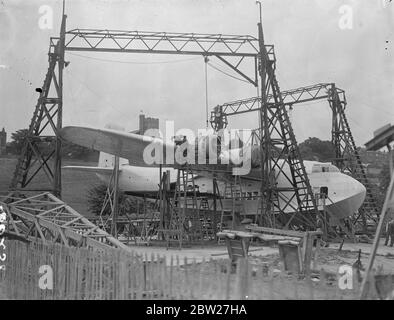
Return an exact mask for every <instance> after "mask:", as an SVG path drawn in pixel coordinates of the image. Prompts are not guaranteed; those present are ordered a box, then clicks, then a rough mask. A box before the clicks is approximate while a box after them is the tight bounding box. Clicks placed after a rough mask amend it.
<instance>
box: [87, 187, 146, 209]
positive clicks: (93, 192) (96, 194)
mask: <svg viewBox="0 0 394 320" xmlns="http://www.w3.org/2000/svg"><path fill="white" fill-rule="evenodd" d="M106 193H107V185H105V184H99V185H96V186H94V187H93V188H91V189H90V190H89V191H88V197H87V198H88V199H87V201H88V204H89V210H90V212H92V213H94V214H95V215H99V214H100V212H101V209H102V207H103V204H104V199H105V196H106ZM118 201H119V215H124V214H131V213H136V212H140V213H143V203H142V201H137V200H136V199H134V198H132V197H129V196H127V195H125V194H124V193H122V192H120V193H119V198H118ZM138 207H139V208H138ZM110 213H111V208H110V206H109V205H107V207H106V208H105V210H104V212H103V215H109V214H110Z"/></svg>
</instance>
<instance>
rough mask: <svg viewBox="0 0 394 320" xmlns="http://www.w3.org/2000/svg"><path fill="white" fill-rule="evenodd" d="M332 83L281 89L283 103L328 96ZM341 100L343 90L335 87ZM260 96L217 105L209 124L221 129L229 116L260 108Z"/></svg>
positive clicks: (306, 100)
mask: <svg viewBox="0 0 394 320" xmlns="http://www.w3.org/2000/svg"><path fill="white" fill-rule="evenodd" d="M332 85H333V84H332V83H319V84H316V85H312V86H306V87H300V88H296V89H291V90H286V91H282V92H281V93H280V95H281V96H282V100H283V103H284V104H285V105H286V106H292V105H294V104H299V103H306V102H310V101H315V100H322V99H328V98H329V90H330V88H331V87H332ZM336 90H337V92H338V94H339V96H340V98H341V100H344V94H345V93H344V91H343V90H342V89H339V88H336ZM274 101H275V100H274V96H273V95H272V94H269V95H268V96H267V103H268V104H272V103H274ZM260 103H261V97H254V98H249V99H242V100H236V101H232V102H227V103H224V104H222V105H218V106H216V107H214V108H213V111H211V119H210V122H211V126H212V128H214V129H215V130H219V129H223V128H225V127H226V126H227V123H228V120H227V117H229V116H236V115H239V114H242V113H248V112H254V111H259V110H260Z"/></svg>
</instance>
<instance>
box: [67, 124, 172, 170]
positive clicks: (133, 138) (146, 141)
mask: <svg viewBox="0 0 394 320" xmlns="http://www.w3.org/2000/svg"><path fill="white" fill-rule="evenodd" d="M60 136H61V137H62V138H63V139H65V140H67V141H70V142H72V143H75V144H77V145H80V146H83V147H86V148H89V149H94V150H97V151H102V152H105V153H109V154H113V155H115V156H118V157H120V158H125V159H128V160H129V161H130V164H131V165H134V166H141V167H147V166H158V165H157V164H149V163H146V162H145V161H144V156H143V155H144V150H145V149H146V147H147V146H148V145H150V144H154V145H155V147H156V148H161V150H163V157H164V159H165V157H166V149H167V148H174V146H173V145H172V144H168V143H165V142H164V141H163V140H162V139H159V138H153V137H149V136H142V135H139V134H135V133H128V132H122V131H117V130H111V129H95V128H88V127H75V126H70V127H64V128H63V129H61V130H60Z"/></svg>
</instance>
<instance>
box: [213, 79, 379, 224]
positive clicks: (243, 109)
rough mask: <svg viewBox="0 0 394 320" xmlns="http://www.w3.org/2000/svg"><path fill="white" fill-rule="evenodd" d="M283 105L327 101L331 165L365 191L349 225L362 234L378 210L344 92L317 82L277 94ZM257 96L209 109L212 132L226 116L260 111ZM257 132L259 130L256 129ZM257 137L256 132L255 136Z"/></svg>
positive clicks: (225, 121)
mask: <svg viewBox="0 0 394 320" xmlns="http://www.w3.org/2000/svg"><path fill="white" fill-rule="evenodd" d="M281 96H282V98H283V102H284V104H285V105H286V106H287V107H293V106H294V105H298V104H302V103H306V102H310V101H317V100H328V102H329V105H330V108H331V110H332V140H331V141H332V143H333V145H334V148H335V159H333V164H335V165H336V166H337V167H338V168H339V169H340V170H341V171H342V172H348V173H350V174H351V175H352V176H353V177H354V178H356V179H357V180H359V181H360V182H361V183H363V184H364V185H365V186H366V188H367V195H366V201H365V202H364V204H363V206H362V207H361V208H360V210H359V213H358V214H356V215H355V216H354V217H353V223H354V224H355V225H356V226H357V227H358V228H359V229H362V230H363V231H366V228H367V223H368V219H369V220H370V221H373V222H375V223H377V217H378V216H379V208H378V205H377V201H376V199H375V196H374V193H373V192H372V188H371V185H370V182H369V180H368V177H367V175H366V172H365V169H364V167H363V165H362V162H361V158H360V155H359V152H358V150H357V147H356V144H355V142H354V139H353V136H352V133H351V130H350V126H349V123H348V121H347V118H346V114H345V109H346V105H347V101H346V94H345V91H344V90H342V89H340V88H338V87H336V85H335V84H334V83H319V84H316V85H311V86H305V87H300V88H296V89H292V90H286V91H282V92H281ZM273 101H274V96H273V95H268V96H267V104H268V105H271V104H273V103H274V102H273ZM260 103H261V98H260V97H254V98H249V99H242V100H237V101H233V102H228V103H224V104H222V105H218V106H216V107H214V108H213V110H212V112H211V119H210V122H211V126H212V128H213V129H215V130H217V131H218V130H220V129H223V128H226V126H227V124H228V117H230V116H236V115H239V114H244V113H249V112H255V111H259V110H260ZM256 131H259V130H256ZM257 134H258V135H259V134H260V133H259V132H258V133H257Z"/></svg>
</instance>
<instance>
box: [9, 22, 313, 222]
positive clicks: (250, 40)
mask: <svg viewBox="0 0 394 320" xmlns="http://www.w3.org/2000/svg"><path fill="white" fill-rule="evenodd" d="M67 51H87V52H112V53H145V54H146V53H149V54H184V55H185V54H186V55H200V56H202V57H203V58H206V57H207V56H210V57H216V58H217V59H218V60H219V61H221V62H222V63H224V64H225V65H226V66H228V67H230V68H231V69H232V70H233V71H234V72H236V73H238V74H239V75H240V76H242V77H243V78H244V79H246V80H247V81H248V82H249V83H250V84H252V85H253V86H255V87H260V89H261V97H262V103H261V105H260V108H259V110H260V129H261V132H263V135H262V136H261V141H260V145H261V148H260V149H261V150H260V151H261V161H262V162H261V165H262V169H263V170H262V172H263V177H262V178H263V179H262V195H263V197H262V206H261V213H262V214H261V215H260V216H261V221H260V222H261V223H262V224H265V225H269V226H275V224H276V222H275V221H274V220H275V219H274V218H273V217H274V214H275V213H276V212H277V211H279V212H282V211H283V209H284V208H280V207H279V205H278V203H279V200H278V199H279V198H280V197H281V193H282V192H285V190H279V189H278V188H277V187H276V184H275V175H277V174H278V172H282V171H283V166H282V165H279V164H278V162H277V158H276V157H275V156H274V154H275V152H277V151H278V150H279V149H280V150H281V151H280V152H281V157H282V158H283V159H285V163H286V164H287V165H288V167H289V168H290V176H288V175H286V177H287V178H288V181H289V182H290V185H291V187H289V188H287V190H286V192H290V193H292V194H293V196H292V197H291V199H289V200H288V203H290V202H291V201H292V200H294V199H295V200H296V203H297V205H298V208H297V209H298V210H297V213H299V214H300V216H299V217H298V218H299V220H303V222H304V223H305V224H306V225H307V226H308V227H314V214H315V213H316V212H317V210H316V203H315V201H314V197H313V194H312V190H311V186H310V183H309V180H308V177H307V175H306V172H305V167H304V165H303V161H302V159H301V157H300V153H299V150H298V146H297V142H296V139H295V136H294V133H293V129H292V126H291V123H290V120H289V116H288V113H287V110H286V108H285V106H286V104H285V102H284V100H283V97H282V95H281V93H280V90H279V85H278V82H277V80H276V77H275V68H276V58H275V53H274V47H273V46H272V45H266V44H265V42H264V35H263V28H262V22H261V21H260V23H259V24H258V37H257V38H256V37H252V36H248V35H222V34H195V33H166V32H141V31H120V30H95V29H72V30H70V31H66V15H64V14H63V18H62V24H61V30H60V37H58V38H51V41H50V53H49V62H50V67H49V70H48V73H47V76H46V78H45V81H44V86H43V88H42V92H41V94H40V98H39V100H38V104H37V106H36V109H35V111H34V115H33V119H32V121H31V124H30V127H29V134H28V138H27V142H26V145H25V147H24V149H23V152H22V153H21V155H20V158H19V162H18V166H17V168H16V171H15V174H14V179H13V181H12V185H11V189H12V190H27V189H28V185H30V184H31V183H32V181H33V178H34V177H35V176H37V174H38V173H39V172H41V171H44V172H45V173H46V175H47V176H48V180H49V182H50V185H49V187H47V189H46V190H48V189H49V190H50V191H51V192H53V193H54V194H56V195H58V196H60V195H61V179H60V177H61V154H60V149H61V140H60V137H59V135H58V131H59V129H60V128H61V127H62V112H63V79H62V76H63V68H64V67H65V66H66V64H65V60H64V56H65V53H66V52H67ZM56 66H57V67H58V74H57V76H55V68H56ZM251 70H253V71H251ZM53 87H54V89H55V95H54V97H52V96H50V95H49V91H50V89H51V88H53ZM270 96H272V102H269V101H268V98H269V97H270ZM49 105H50V107H49V109H48V106H49ZM51 112H52V113H51ZM55 116H56V117H57V118H56V122H55V121H54V117H55ZM45 121H47V122H48V123H49V124H51V127H52V129H53V134H54V140H55V142H56V148H55V149H54V151H53V152H52V153H51V155H50V156H43V154H42V153H41V151H40V149H39V147H38V146H36V145H35V141H39V140H40V139H42V138H43V136H42V134H43V130H44V128H45V127H46V123H45ZM37 159H38V160H37ZM37 161H38V163H39V166H38V167H36V166H34V164H35V163H36V162H37ZM50 163H53V166H54V167H53V169H50V168H49V164H50ZM264 177H265V178H264ZM311 214H312V215H311ZM308 216H309V217H308ZM292 218H294V217H292ZM288 224H289V221H288V222H287V225H288Z"/></svg>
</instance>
